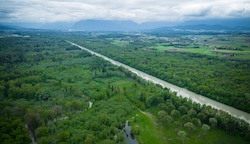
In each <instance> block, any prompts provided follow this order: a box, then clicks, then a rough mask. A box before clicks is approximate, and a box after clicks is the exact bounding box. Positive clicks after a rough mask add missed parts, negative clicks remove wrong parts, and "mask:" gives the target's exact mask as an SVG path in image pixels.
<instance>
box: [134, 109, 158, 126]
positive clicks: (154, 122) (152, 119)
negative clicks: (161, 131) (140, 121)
mask: <svg viewBox="0 0 250 144" xmlns="http://www.w3.org/2000/svg"><path fill="white" fill-rule="evenodd" d="M138 110H139V109H138ZM139 111H140V112H141V113H142V114H144V115H146V116H147V117H149V118H150V119H151V121H152V122H153V124H154V125H155V126H158V123H157V122H156V121H155V119H154V116H153V115H152V114H151V113H150V112H144V111H141V110H139Z"/></svg>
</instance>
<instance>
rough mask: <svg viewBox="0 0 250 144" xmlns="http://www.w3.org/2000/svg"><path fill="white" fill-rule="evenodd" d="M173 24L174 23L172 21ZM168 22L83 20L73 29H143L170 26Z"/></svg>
mask: <svg viewBox="0 0 250 144" xmlns="http://www.w3.org/2000/svg"><path fill="white" fill-rule="evenodd" d="M171 24H173V23H171ZM169 25H170V23H168V22H145V23H135V22H133V21H130V20H81V21H78V22H76V23H75V24H74V25H73V26H72V30H82V31H142V30H148V29H154V28H158V27H162V26H169Z"/></svg>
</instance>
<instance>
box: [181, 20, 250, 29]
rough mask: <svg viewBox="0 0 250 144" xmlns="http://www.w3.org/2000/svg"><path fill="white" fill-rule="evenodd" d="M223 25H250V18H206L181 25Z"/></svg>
mask: <svg viewBox="0 0 250 144" xmlns="http://www.w3.org/2000/svg"><path fill="white" fill-rule="evenodd" d="M200 24H204V25H222V26H227V27H232V28H233V27H249V26H250V18H228V19H206V20H190V21H185V22H183V23H182V24H181V25H200Z"/></svg>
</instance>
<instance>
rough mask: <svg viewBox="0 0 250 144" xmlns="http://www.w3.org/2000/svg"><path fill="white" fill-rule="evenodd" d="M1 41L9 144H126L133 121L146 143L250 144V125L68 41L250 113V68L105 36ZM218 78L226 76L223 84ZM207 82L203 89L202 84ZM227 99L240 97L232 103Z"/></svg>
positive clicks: (22, 36) (0, 129)
mask: <svg viewBox="0 0 250 144" xmlns="http://www.w3.org/2000/svg"><path fill="white" fill-rule="evenodd" d="M1 35H2V37H1V38H0V99H1V101H0V107H1V109H0V116H1V118H0V140H1V143H4V144H7V143H31V141H36V142H37V143H38V144H40V143H41V144H43V143H49V144H54V143H60V144H63V143H69V144H79V143H86V144H93V143H103V144H112V143H126V134H125V133H124V130H123V128H124V125H125V122H126V120H128V121H129V124H130V125H131V127H132V130H131V132H132V134H133V136H134V137H135V138H136V140H137V141H138V142H139V143H190V144H191V143H192V144H193V143H232V144H233V143H248V142H249V141H250V139H249V138H250V127H249V124H248V123H246V122H245V121H243V120H240V119H238V118H235V117H233V116H231V115H229V114H228V113H226V112H223V111H218V110H216V109H213V108H211V107H209V106H205V105H200V104H197V103H194V102H192V101H191V100H188V99H185V98H180V97H177V96H176V93H171V92H170V91H169V90H168V89H163V88H162V87H160V86H157V85H153V84H151V83H149V82H147V81H145V80H143V79H141V78H139V77H137V76H136V75H135V74H132V73H131V72H129V71H128V70H126V69H124V68H121V67H117V66H114V65H112V64H111V63H109V62H107V61H105V60H103V59H101V58H98V57H96V56H93V55H91V54H89V53H87V52H85V51H83V50H80V49H78V48H76V47H74V46H71V45H70V44H69V43H67V42H66V41H65V40H67V39H70V40H74V41H77V42H79V43H82V44H83V46H86V47H87V46H89V47H91V48H93V50H96V51H100V52H102V53H104V54H106V55H107V56H110V57H112V58H114V59H117V60H120V61H121V62H124V63H127V64H129V65H130V66H133V67H137V68H138V69H141V70H144V71H145V72H148V73H149V74H152V75H156V76H159V77H161V78H162V76H163V77H164V78H167V79H168V81H169V82H173V83H174V82H175V81H177V83H178V85H181V86H182V85H183V86H185V87H188V88H192V87H191V86H193V88H194V89H191V90H194V91H196V89H195V87H199V88H197V90H199V91H200V93H202V94H206V95H207V96H211V97H213V96H214V95H217V97H215V99H218V100H221V101H222V100H223V102H224V101H228V102H232V99H233V100H234V101H236V100H237V101H238V102H239V104H240V105H241V103H242V101H244V105H243V106H242V107H240V108H242V109H244V110H249V109H247V108H249V104H246V102H249V95H247V90H246V89H247V86H249V83H248V81H249V79H248V78H249V77H248V76H249V75H245V74H248V73H249V71H247V70H248V69H249V62H248V61H240V60H234V62H233V60H227V59H218V58H214V57H209V56H201V55H198V54H186V53H166V52H157V51H154V50H143V49H142V48H143V46H142V45H147V43H140V42H138V43H133V44H131V45H129V46H120V47H117V46H114V45H113V44H110V41H109V40H108V39H106V37H104V36H105V35H102V36H101V37H100V36H98V35H95V34H92V33H80V32H78V33H76V32H75V33H73V32H72V33H63V32H45V31H22V32H18V33H12V32H2V33H1ZM17 36H18V37H17ZM109 36H110V35H107V38H109ZM115 36H117V37H119V35H117V34H116V35H115ZM149 45H150V44H149ZM201 59H202V60H201ZM208 63H209V64H208ZM232 63H234V65H233V64H232ZM198 66H199V69H198ZM233 66H234V67H237V69H235V68H233ZM218 67H219V68H218ZM231 68H232V69H231ZM157 69H158V70H157ZM166 69H167V70H166ZM214 69H217V71H214ZM223 70H228V71H230V72H223ZM184 74H185V75H184ZM214 75H217V76H216V77H220V80H219V81H218V82H217V83H216V82H215V81H216V80H218V79H216V77H214ZM232 75H233V77H232V79H229V80H228V79H227V78H229V77H230V76H232ZM242 75H245V77H243V78H241V77H240V76H242ZM209 76H210V77H211V79H210V80H209V78H210V77H209ZM237 76H239V77H237ZM191 78H192V79H191ZM201 78H202V79H203V85H200V84H198V83H200V82H201ZM162 79H163V78H162ZM237 80H239V82H238V85H235V81H237ZM240 80H241V81H240ZM207 81H210V85H209V90H207V87H208V86H207V84H208V83H207ZM175 83H176V82H175ZM225 83H228V84H227V86H228V87H227V86H224V85H225ZM191 84H193V85H191ZM199 85H200V86H199ZM206 86H207V87H206ZM235 87H237V88H239V89H240V90H242V92H239V93H238V91H236V90H234V89H235ZM219 90H221V91H219ZM214 91H215V92H214ZM225 92H227V93H229V94H232V93H233V92H235V93H236V94H237V95H235V97H233V96H232V97H231V98H227V97H228V95H227V93H225ZM221 93H225V95H221ZM240 94H243V95H244V96H242V95H240ZM241 99H243V100H242V101H241ZM225 103H226V102H225ZM230 104H231V105H233V103H230Z"/></svg>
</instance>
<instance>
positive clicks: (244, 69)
mask: <svg viewBox="0 0 250 144" xmlns="http://www.w3.org/2000/svg"><path fill="white" fill-rule="evenodd" d="M212 36H214V37H218V38H220V35H219V34H218V35H212ZM222 36H223V37H221V38H220V39H223V38H224V39H226V36H224V35H222ZM117 37H118V38H120V39H122V40H123V43H119V44H116V43H114V39H117ZM148 37H150V36H148ZM161 37H162V35H161ZM165 37H173V39H174V38H175V39H177V40H176V41H178V42H179V43H181V44H182V43H184V44H182V45H185V43H187V39H181V38H179V37H180V36H179V35H165ZM228 37H230V38H231V39H233V38H234V37H235V39H239V37H240V38H241V39H243V40H242V41H243V42H244V44H245V43H246V41H247V36H246V35H243V36H241V35H240V34H239V35H235V36H231V35H229V36H228ZM178 38H179V39H178ZM120 39H119V40H120ZM72 40H74V41H75V42H77V43H78V44H81V45H83V46H85V47H87V48H91V49H92V50H94V51H97V52H100V53H102V54H104V55H106V56H108V57H110V58H113V59H115V60H117V61H120V62H123V63H125V64H127V65H129V66H131V67H135V68H137V69H139V70H141V71H144V72H146V73H148V74H151V75H153V76H156V77H158V78H161V79H163V80H166V81H167V82H170V83H173V84H175V85H178V86H180V87H183V88H187V89H189V90H191V91H193V92H195V93H198V94H201V95H204V96H207V97H209V98H212V99H214V100H216V101H219V102H222V103H225V104H227V105H231V106H233V107H235V108H238V109H241V110H243V111H246V112H250V91H249V90H250V89H249V87H250V60H249V59H240V58H233V57H232V58H228V57H218V56H213V55H206V54H204V53H191V52H185V51H181V52H176V51H174V50H172V51H171V50H169V51H159V50H156V49H154V48H152V47H154V46H155V45H156V44H161V43H166V42H164V41H163V40H162V39H160V38H158V39H155V38H148V39H147V38H145V36H141V35H128V34H108V35H97V36H86V35H85V36H79V37H77V38H72ZM124 40H126V42H127V43H125V44H124ZM206 42H207V41H206ZM172 43H174V42H171V44H172ZM211 43H212V42H211ZM178 45H180V44H178ZM189 45H191V44H189ZM248 47H249V46H248ZM180 49H184V48H180ZM196 49H198V48H196Z"/></svg>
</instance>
